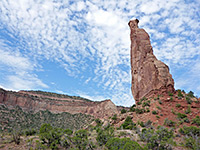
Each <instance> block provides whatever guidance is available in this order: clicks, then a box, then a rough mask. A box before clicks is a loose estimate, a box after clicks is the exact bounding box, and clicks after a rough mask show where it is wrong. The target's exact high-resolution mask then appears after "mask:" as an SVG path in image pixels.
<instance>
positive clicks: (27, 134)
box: [24, 129, 36, 136]
mask: <svg viewBox="0 0 200 150" xmlns="http://www.w3.org/2000/svg"><path fill="white" fill-rule="evenodd" d="M24 133H25V135H26V136H32V135H35V134H36V130H35V129H27V130H25V132H24Z"/></svg>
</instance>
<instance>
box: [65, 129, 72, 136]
mask: <svg viewBox="0 0 200 150" xmlns="http://www.w3.org/2000/svg"><path fill="white" fill-rule="evenodd" d="M63 133H65V134H67V135H72V133H73V131H72V130H70V129H65V130H64V131H63Z"/></svg>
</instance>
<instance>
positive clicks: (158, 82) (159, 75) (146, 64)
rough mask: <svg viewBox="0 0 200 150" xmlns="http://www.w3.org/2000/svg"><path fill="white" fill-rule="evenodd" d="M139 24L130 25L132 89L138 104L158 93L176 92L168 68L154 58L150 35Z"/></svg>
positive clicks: (131, 23)
mask: <svg viewBox="0 0 200 150" xmlns="http://www.w3.org/2000/svg"><path fill="white" fill-rule="evenodd" d="M138 23H139V20H138V19H135V20H130V22H129V23H128V25H129V27H130V30H131V33H130V39H131V74H132V87H131V89H132V94H133V97H134V99H135V100H136V102H137V101H138V100H139V99H141V98H142V97H144V96H146V97H148V95H151V94H153V93H156V91H159V92H160V91H162V92H174V80H173V79H172V75H171V74H170V73H169V68H168V66H167V65H166V64H164V63H163V62H161V61H159V60H157V58H156V57H155V56H154V54H153V49H152V46H151V43H150V38H149V35H148V33H147V32H146V31H145V30H144V29H140V28H138Z"/></svg>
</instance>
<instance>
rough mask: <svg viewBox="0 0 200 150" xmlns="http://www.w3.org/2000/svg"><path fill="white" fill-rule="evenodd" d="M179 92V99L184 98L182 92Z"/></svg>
mask: <svg viewBox="0 0 200 150" xmlns="http://www.w3.org/2000/svg"><path fill="white" fill-rule="evenodd" d="M177 91H178V97H179V98H182V97H183V94H182V92H181V90H177Z"/></svg>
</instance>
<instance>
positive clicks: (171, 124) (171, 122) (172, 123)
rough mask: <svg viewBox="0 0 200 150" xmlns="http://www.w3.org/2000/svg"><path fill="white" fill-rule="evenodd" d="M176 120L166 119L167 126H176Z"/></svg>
mask: <svg viewBox="0 0 200 150" xmlns="http://www.w3.org/2000/svg"><path fill="white" fill-rule="evenodd" d="M175 124H176V123H175V122H174V121H172V120H169V119H168V118H166V119H165V122H164V125H165V126H169V127H174V126H175Z"/></svg>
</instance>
